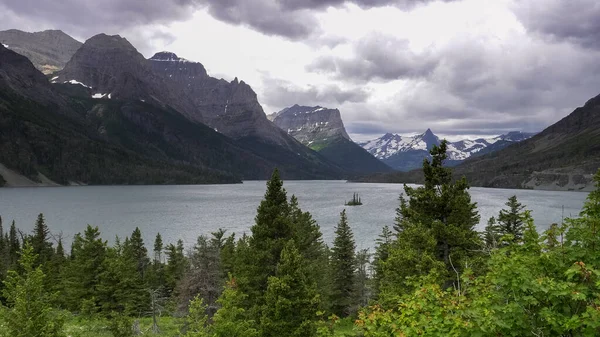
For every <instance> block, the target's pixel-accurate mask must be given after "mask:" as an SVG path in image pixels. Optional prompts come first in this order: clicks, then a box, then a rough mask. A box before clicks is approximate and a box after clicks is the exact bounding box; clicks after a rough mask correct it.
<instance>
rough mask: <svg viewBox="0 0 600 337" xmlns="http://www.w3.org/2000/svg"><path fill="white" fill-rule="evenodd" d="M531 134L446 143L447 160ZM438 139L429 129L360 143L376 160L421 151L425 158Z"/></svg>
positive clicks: (510, 134)
mask: <svg viewBox="0 0 600 337" xmlns="http://www.w3.org/2000/svg"><path fill="white" fill-rule="evenodd" d="M531 136H533V134H530V133H523V132H509V133H507V134H504V135H500V136H497V137H492V138H478V139H474V140H472V139H464V140H460V141H457V142H449V143H448V150H447V154H448V159H449V160H454V161H461V160H465V159H467V158H469V157H471V156H473V155H474V154H476V153H479V152H481V151H482V150H484V149H486V148H488V147H490V146H492V145H494V144H496V143H498V142H501V143H500V144H497V145H495V147H498V149H499V148H500V147H504V146H507V145H509V144H510V143H512V142H519V141H522V140H525V139H527V138H530V137H531ZM439 144H440V139H439V137H437V136H436V135H435V134H434V133H433V132H432V131H431V130H430V129H427V131H425V132H424V133H422V134H419V135H414V136H400V135H398V134H391V133H386V134H385V135H383V136H382V137H380V138H377V139H374V140H371V141H368V142H364V143H360V144H359V145H360V146H362V147H363V148H364V149H365V150H367V151H369V152H370V153H371V154H372V155H373V156H375V157H376V158H378V159H381V160H384V159H387V158H389V157H391V156H393V155H395V154H398V153H403V152H409V151H422V152H423V154H424V155H425V156H426V155H427V151H429V150H430V149H431V148H432V147H433V145H439Z"/></svg>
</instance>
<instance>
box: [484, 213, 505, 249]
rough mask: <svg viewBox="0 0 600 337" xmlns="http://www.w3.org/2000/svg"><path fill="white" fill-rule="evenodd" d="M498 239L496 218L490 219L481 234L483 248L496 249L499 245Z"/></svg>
mask: <svg viewBox="0 0 600 337" xmlns="http://www.w3.org/2000/svg"><path fill="white" fill-rule="evenodd" d="M500 237H501V235H500V234H499V229H498V224H497V223H496V218H494V217H491V218H490V219H489V220H488V223H487V225H486V226H485V229H484V231H483V233H482V239H483V243H484V244H485V247H486V248H487V249H488V250H489V249H494V248H497V247H498V245H499V244H500Z"/></svg>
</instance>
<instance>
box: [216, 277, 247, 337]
mask: <svg viewBox="0 0 600 337" xmlns="http://www.w3.org/2000/svg"><path fill="white" fill-rule="evenodd" d="M244 297H246V295H244V294H242V293H241V292H240V291H239V290H238V287H237V284H236V281H235V279H233V278H231V279H230V280H229V281H228V282H227V284H226V285H225V289H224V291H223V292H222V293H221V296H220V297H219V300H218V301H217V302H218V304H219V305H220V308H219V310H217V312H216V313H215V315H214V316H213V324H212V327H211V328H212V331H213V337H258V330H256V329H255V325H256V323H255V321H253V320H250V319H249V318H248V317H247V314H246V310H244V309H243V303H244Z"/></svg>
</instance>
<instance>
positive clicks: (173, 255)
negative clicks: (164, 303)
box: [165, 240, 187, 294]
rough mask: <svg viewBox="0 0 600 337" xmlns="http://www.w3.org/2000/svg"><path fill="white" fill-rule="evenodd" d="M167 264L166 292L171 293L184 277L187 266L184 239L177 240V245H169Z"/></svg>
mask: <svg viewBox="0 0 600 337" xmlns="http://www.w3.org/2000/svg"><path fill="white" fill-rule="evenodd" d="M166 254H167V265H166V266H165V281H166V282H165V283H166V292H167V294H171V293H172V292H173V290H175V287H176V286H177V283H178V282H179V280H181V278H182V277H183V274H184V273H185V270H186V268H187V261H186V258H185V255H184V253H183V241H181V240H177V245H173V244H172V243H170V244H168V245H167V248H166Z"/></svg>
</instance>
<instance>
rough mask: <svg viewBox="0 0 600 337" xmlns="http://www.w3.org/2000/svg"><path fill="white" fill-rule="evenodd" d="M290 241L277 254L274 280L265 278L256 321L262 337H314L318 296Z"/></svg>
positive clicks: (300, 258) (303, 263)
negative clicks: (261, 302) (261, 300)
mask: <svg viewBox="0 0 600 337" xmlns="http://www.w3.org/2000/svg"><path fill="white" fill-rule="evenodd" d="M305 268H306V265H305V262H304V261H303V259H302V256H301V255H300V253H299V252H298V249H297V248H296V247H295V245H294V242H293V241H289V243H288V244H287V245H286V246H285V249H283V250H282V252H281V260H280V262H279V264H278V266H277V272H276V275H275V276H271V277H269V281H268V286H267V292H266V293H265V304H264V305H263V310H262V317H261V320H260V335H261V336H262V337H280V336H290V337H311V336H316V312H317V310H318V307H319V296H318V294H317V291H316V289H315V284H314V283H313V282H311V281H310V280H309V279H308V277H307V273H306V269H305Z"/></svg>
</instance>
